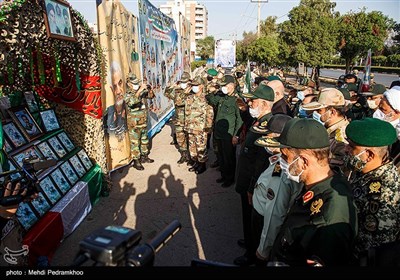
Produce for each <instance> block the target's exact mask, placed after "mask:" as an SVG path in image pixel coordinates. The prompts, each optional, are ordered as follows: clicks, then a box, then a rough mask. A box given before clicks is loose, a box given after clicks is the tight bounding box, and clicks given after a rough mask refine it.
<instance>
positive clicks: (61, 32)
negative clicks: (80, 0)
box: [44, 0, 76, 41]
mask: <svg viewBox="0 0 400 280" xmlns="http://www.w3.org/2000/svg"><path fill="white" fill-rule="evenodd" d="M44 5H45V13H44V18H45V24H46V30H47V36H49V37H50V38H56V39H62V40H69V41H76V39H75V34H74V26H73V24H72V20H71V10H70V6H69V4H68V3H67V2H65V1H62V0H45V1H44Z"/></svg>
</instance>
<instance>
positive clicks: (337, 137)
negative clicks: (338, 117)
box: [335, 129, 344, 142]
mask: <svg viewBox="0 0 400 280" xmlns="http://www.w3.org/2000/svg"><path fill="white" fill-rule="evenodd" d="M335 140H336V141H338V142H344V137H343V133H342V130H341V129H336V132H335Z"/></svg>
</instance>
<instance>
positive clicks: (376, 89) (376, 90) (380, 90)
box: [371, 84, 387, 95]
mask: <svg viewBox="0 0 400 280" xmlns="http://www.w3.org/2000/svg"><path fill="white" fill-rule="evenodd" d="M386 90H387V89H386V87H385V86H384V85H382V84H376V85H373V86H372V90H371V91H372V93H373V94H374V95H378V94H383V93H384V92H385V91H386Z"/></svg>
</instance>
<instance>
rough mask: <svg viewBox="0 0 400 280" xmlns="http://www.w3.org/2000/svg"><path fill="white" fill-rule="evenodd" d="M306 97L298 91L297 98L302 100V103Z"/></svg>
mask: <svg viewBox="0 0 400 280" xmlns="http://www.w3.org/2000/svg"><path fill="white" fill-rule="evenodd" d="M304 97H305V95H304V92H302V91H298V92H297V98H298V99H300V100H301V101H303V100H304Z"/></svg>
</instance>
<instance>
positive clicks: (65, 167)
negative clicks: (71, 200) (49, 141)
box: [60, 161, 79, 186]
mask: <svg viewBox="0 0 400 280" xmlns="http://www.w3.org/2000/svg"><path fill="white" fill-rule="evenodd" d="M60 169H61V170H62V172H63V173H64V175H65V177H66V178H67V179H68V181H69V182H70V183H71V185H72V186H73V185H75V183H76V182H78V180H79V177H78V175H77V174H76V172H75V170H74V168H73V167H72V166H71V164H70V163H69V161H66V162H64V163H63V164H61V166H60Z"/></svg>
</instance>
